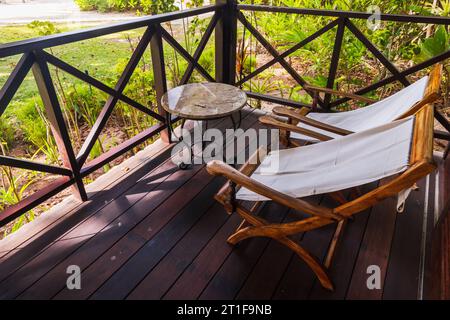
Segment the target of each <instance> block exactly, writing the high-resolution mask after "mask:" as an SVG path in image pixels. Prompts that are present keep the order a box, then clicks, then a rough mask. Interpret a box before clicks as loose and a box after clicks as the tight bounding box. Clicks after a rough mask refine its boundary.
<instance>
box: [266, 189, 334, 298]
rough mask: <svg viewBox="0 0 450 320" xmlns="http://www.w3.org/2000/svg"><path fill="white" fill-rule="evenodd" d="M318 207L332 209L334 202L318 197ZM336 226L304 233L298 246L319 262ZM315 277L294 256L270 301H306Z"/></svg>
mask: <svg viewBox="0 0 450 320" xmlns="http://www.w3.org/2000/svg"><path fill="white" fill-rule="evenodd" d="M319 203H320V205H323V206H327V207H332V206H334V205H335V203H334V201H333V200H331V199H330V198H329V197H328V196H321V197H319ZM335 228H336V225H334V224H333V225H328V226H325V227H323V228H320V229H316V230H312V231H309V232H306V233H305V234H304V235H303V238H302V240H301V241H300V245H301V246H303V247H304V248H305V249H306V250H308V251H309V252H310V253H311V254H312V255H313V256H315V257H316V258H317V259H318V260H319V261H323V259H324V258H325V255H326V252H327V250H328V246H329V244H330V241H331V239H332V236H333V233H334V230H335ZM315 280H316V275H315V274H314V272H313V271H312V270H311V269H310V268H309V267H308V266H307V265H306V263H305V262H304V261H303V260H302V259H300V258H299V257H298V256H297V255H294V256H293V257H292V259H291V261H290V263H289V266H288V267H287V269H286V271H285V273H284V275H283V277H282V278H281V280H280V282H279V284H278V286H277V288H276V289H275V291H274V293H273V295H272V299H275V300H297V299H306V298H307V297H308V296H309V294H310V291H311V289H312V287H313V285H314V283H315Z"/></svg>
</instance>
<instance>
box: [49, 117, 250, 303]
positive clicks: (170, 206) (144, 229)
mask: <svg viewBox="0 0 450 320" xmlns="http://www.w3.org/2000/svg"><path fill="white" fill-rule="evenodd" d="M255 121H256V118H255V117H248V118H244V119H243V122H242V125H243V127H247V126H251V125H252V124H253V123H254V122H255ZM197 169H198V170H201V171H202V172H200V175H201V178H199V179H198V180H197V181H192V182H193V183H195V186H194V188H193V189H194V190H195V189H196V188H203V187H204V186H206V185H207V184H208V183H209V182H210V181H211V180H212V177H211V176H209V175H208V174H207V173H206V170H204V167H203V166H198V167H197ZM189 189H191V190H192V186H190V187H189ZM177 194H179V196H176V197H181V198H182V199H183V201H181V202H180V200H177V199H173V200H168V201H167V202H166V203H164V204H163V205H162V206H161V207H160V208H158V210H157V212H156V213H152V215H150V216H149V217H148V218H147V219H145V220H143V222H142V223H140V224H139V225H138V226H136V228H135V229H133V230H132V231H131V232H130V233H132V234H134V237H133V238H141V239H142V240H143V241H144V242H145V241H148V240H150V238H149V235H150V236H153V235H154V234H156V233H157V231H159V230H160V229H161V228H162V227H163V226H164V224H165V223H167V222H168V220H170V218H171V217H173V215H174V214H175V213H176V212H177V211H178V210H176V208H177V207H178V208H180V207H182V206H183V205H187V204H188V203H189V199H190V198H189V197H185V196H187V195H188V194H189V193H186V192H185V191H184V192H183V190H181V191H180V192H179V193H177ZM158 217H159V219H158ZM150 226H151V228H152V232H151V233H149V232H148V229H149V228H150ZM127 241H128V239H127V238H125V239H123V241H120V242H119V243H117V244H116V245H115V246H114V247H113V248H111V250H108V252H106V253H105V254H103V255H102V256H101V257H100V258H99V259H98V261H96V262H95V264H94V265H92V266H91V267H89V268H88V270H87V271H84V275H85V277H87V278H88V282H89V284H88V287H87V288H86V287H85V288H83V290H81V291H83V292H81V291H80V292H76V293H75V292H71V291H69V290H63V291H62V292H61V293H60V294H58V295H57V298H86V297H88V296H89V295H90V294H91V293H92V290H94V289H95V288H96V286H100V285H101V284H102V282H103V281H105V280H107V279H108V277H109V276H111V275H112V272H114V271H115V270H116V268H118V267H119V266H120V262H122V263H123V262H124V261H123V260H126V259H127V257H130V255H132V254H133V253H134V251H133V249H131V250H130V248H127ZM135 245H136V247H134V250H138V249H139V244H137V243H136V241H135ZM141 245H143V243H141ZM124 251H125V252H127V254H123V252H124ZM111 256H114V257H116V256H120V259H117V260H116V261H115V263H114V266H116V267H114V266H111V264H110V262H109V261H108V259H109V257H111ZM105 268H107V270H104V269H105ZM91 275H92V279H91ZM99 275H101V276H99ZM102 279H103V280H102Z"/></svg>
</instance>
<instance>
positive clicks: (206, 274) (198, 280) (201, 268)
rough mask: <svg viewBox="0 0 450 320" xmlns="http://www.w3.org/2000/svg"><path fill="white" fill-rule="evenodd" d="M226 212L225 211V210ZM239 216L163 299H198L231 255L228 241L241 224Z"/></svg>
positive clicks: (227, 224) (209, 244) (216, 236)
mask: <svg viewBox="0 0 450 320" xmlns="http://www.w3.org/2000/svg"><path fill="white" fill-rule="evenodd" d="M222 210H223V209H222ZM223 212H225V210H223ZM240 221H241V220H240V219H239V216H238V215H236V214H235V215H232V216H231V217H230V218H229V219H228V220H227V222H226V223H225V224H224V225H223V226H222V227H221V228H220V229H219V231H218V232H217V233H216V235H215V236H214V237H213V238H212V239H211V240H210V241H209V243H208V244H207V245H206V246H205V248H204V249H203V250H202V251H201V252H200V253H199V255H198V256H197V257H196V258H195V259H194V260H193V261H192V262H191V264H190V265H189V266H188V267H187V268H186V269H185V270H184V272H183V273H182V275H181V276H180V277H179V278H178V280H177V281H176V282H175V284H174V285H173V286H172V287H171V288H170V290H169V291H168V292H167V293H166V294H165V295H164V296H163V299H168V300H175V299H186V300H188V299H197V298H198V297H199V296H200V294H201V293H202V291H203V289H204V288H205V287H206V286H207V284H208V283H209V281H210V280H211V279H212V278H213V277H214V275H215V273H216V272H217V270H218V269H219V268H220V266H221V265H222V264H223V262H224V261H225V260H226V258H227V257H228V256H229V255H230V253H231V252H232V250H233V246H231V245H229V244H228V243H227V241H226V239H227V238H228V237H229V236H230V234H232V233H233V232H234V230H235V229H236V228H237V227H238V225H239V223H240Z"/></svg>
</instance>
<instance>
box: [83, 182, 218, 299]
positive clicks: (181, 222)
mask: <svg viewBox="0 0 450 320" xmlns="http://www.w3.org/2000/svg"><path fill="white" fill-rule="evenodd" d="M223 183H224V181H223V180H221V179H214V180H213V182H212V184H213V185H212V186H211V187H209V188H205V189H204V190H203V191H202V192H201V193H200V194H199V195H198V196H197V197H195V198H194V199H192V201H190V202H189V204H188V205H187V206H185V207H184V208H182V210H181V211H180V212H179V213H178V214H177V215H176V216H175V218H174V219H172V220H171V221H170V222H169V223H168V224H167V225H166V226H165V227H164V228H163V229H162V230H161V231H160V232H159V233H157V234H156V235H155V236H154V237H153V238H152V239H151V240H150V241H148V242H146V243H145V245H144V246H142V247H141V248H140V249H139V250H138V251H137V252H136V253H135V254H134V255H133V256H132V257H131V258H130V259H129V260H128V261H126V262H125V263H124V264H123V265H122V266H121V267H120V268H119V269H118V270H117V271H116V272H115V273H114V274H113V275H112V277H111V278H109V279H108V280H107V281H106V282H105V283H104V284H103V285H102V286H100V287H99V289H98V290H97V291H96V292H95V293H94V294H93V295H92V296H91V297H90V298H92V299H124V298H126V296H127V295H128V294H129V293H130V292H131V291H132V290H133V289H134V287H135V286H136V285H138V284H139V282H140V281H141V280H142V279H143V278H144V277H145V276H146V274H147V272H148V271H149V270H151V269H152V268H153V267H154V266H155V265H156V264H157V263H158V262H159V261H160V260H161V259H162V258H163V257H164V256H165V255H166V254H167V253H168V252H169V250H170V249H171V248H172V247H173V246H174V245H176V244H177V242H178V241H179V240H180V239H181V238H182V237H183V236H184V235H185V234H186V233H187V232H188V231H189V230H190V229H191V228H192V227H193V226H194V225H195V224H196V223H197V221H198V220H199V219H200V218H201V217H202V216H203V215H204V214H205V213H206V212H207V210H208V208H210V207H211V206H212V205H213V204H214V199H213V195H214V193H215V191H216V190H217V188H219V186H220V185H221V184H223ZM147 233H148V232H147Z"/></svg>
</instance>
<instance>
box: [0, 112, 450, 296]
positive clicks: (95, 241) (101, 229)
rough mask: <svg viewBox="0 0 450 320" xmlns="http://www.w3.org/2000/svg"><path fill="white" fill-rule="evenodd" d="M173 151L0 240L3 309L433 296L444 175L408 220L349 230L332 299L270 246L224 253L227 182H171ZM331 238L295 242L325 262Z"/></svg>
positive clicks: (390, 217) (380, 215) (433, 180)
mask: <svg viewBox="0 0 450 320" xmlns="http://www.w3.org/2000/svg"><path fill="white" fill-rule="evenodd" d="M259 114H260V113H259V111H254V110H253V111H251V110H248V109H247V110H245V113H244V119H243V122H242V128H244V129H245V128H250V127H259V126H260V125H259V124H258V121H257V118H258V116H259ZM227 121H228V120H222V121H220V120H217V121H215V123H214V124H213V125H214V126H216V127H217V128H221V129H224V128H226V127H229V126H231V124H229V123H227ZM170 149H171V148H170V146H165V145H163V144H162V143H161V142H156V143H155V144H153V145H152V146H151V147H149V148H147V149H146V150H144V151H142V152H140V153H139V154H137V155H136V156H135V157H133V158H130V159H129V160H127V161H126V162H124V163H123V164H122V165H120V166H118V167H116V168H114V169H113V170H111V171H110V172H108V174H106V175H104V176H102V177H101V178H99V179H98V180H96V181H95V182H94V183H92V184H91V185H89V187H88V192H89V196H90V199H91V200H90V201H88V202H85V203H78V202H77V201H75V200H74V199H73V198H69V199H66V200H65V201H64V202H63V203H62V204H60V205H58V206H56V207H54V208H53V209H52V210H51V212H48V213H46V214H45V215H43V216H41V217H39V218H38V219H36V220H35V221H33V222H32V223H30V224H28V225H26V226H25V227H23V228H22V229H20V230H19V231H18V232H17V233H15V234H13V235H11V236H9V237H7V238H6V239H4V240H2V241H1V242H0V298H3V299H13V298H18V299H32V298H33V299H52V298H53V299H88V298H90V299H106V298H112V299H124V298H129V299H197V298H199V299H271V298H272V299H345V298H346V299H362V298H372V299H381V298H382V299H417V298H422V297H424V298H426V297H427V296H428V295H429V294H430V290H431V289H430V277H431V274H430V273H429V272H427V270H429V266H428V265H429V259H428V256H429V255H428V252H429V251H430V240H431V236H430V234H431V230H432V229H433V226H434V223H435V221H436V220H437V218H438V212H439V211H440V209H441V208H442V207H443V201H444V199H443V197H442V196H440V194H441V193H442V192H440V190H443V189H442V188H443V187H444V186H445V181H444V178H446V179H448V171H445V170H444V166H443V164H441V165H440V168H439V170H438V171H437V172H435V173H433V174H432V175H430V176H429V177H427V178H426V179H424V180H422V181H420V183H418V187H419V188H418V190H416V191H414V192H413V193H412V194H411V196H410V197H409V199H408V202H407V205H406V209H405V212H404V213H403V214H397V213H396V212H395V204H396V201H395V199H388V200H386V201H384V202H383V203H382V204H380V205H377V206H375V207H373V208H372V209H371V210H367V211H366V212H364V213H361V214H358V215H357V216H356V218H355V220H353V221H352V222H350V223H349V224H348V226H347V230H346V232H345V235H344V237H343V239H342V242H341V243H340V246H339V248H338V250H337V252H336V256H335V260H334V262H333V265H332V267H331V270H330V275H331V278H332V279H333V281H334V284H335V287H336V290H335V291H334V292H328V291H326V290H324V289H322V287H321V286H320V284H319V283H318V281H317V279H316V278H315V277H314V275H313V273H312V272H311V271H310V269H309V268H307V267H306V265H305V264H304V263H303V262H302V261H301V260H300V259H298V258H297V257H296V256H294V255H293V253H292V252H291V251H289V250H288V249H287V248H285V247H283V246H282V245H280V244H278V243H276V242H274V241H270V240H268V239H263V238H259V239H252V240H247V241H245V242H243V243H241V244H240V245H239V246H237V247H235V248H233V247H231V246H229V245H228V244H227V242H226V238H227V237H228V235H230V234H231V233H232V232H233V231H234V230H235V229H236V227H237V226H238V225H239V223H240V219H239V217H238V216H236V215H233V216H229V215H227V214H226V213H225V211H224V210H223V209H222V207H221V206H220V205H219V204H218V203H217V202H215V200H214V199H213V195H214V194H215V193H216V192H217V190H218V189H219V187H220V186H221V185H222V184H223V183H224V180H222V179H220V178H214V177H212V176H210V175H209V174H208V173H207V172H206V170H205V167H204V166H203V165H198V166H195V167H194V168H193V169H191V170H186V171H180V170H178V169H177V167H176V166H175V165H174V164H173V163H172V161H170ZM447 167H448V165H447ZM446 174H447V176H446ZM447 181H448V180H447ZM447 183H448V182H447ZM317 201H321V202H327V201H332V200H329V199H328V198H327V197H320V198H317ZM261 214H262V215H263V216H265V217H266V218H267V219H269V220H275V221H276V220H279V221H281V220H288V219H290V218H291V216H292V214H293V212H290V211H289V210H286V209H285V208H283V207H281V206H279V205H276V204H274V203H268V204H266V206H265V207H264V208H263V209H262V212H261ZM333 231H334V230H333V229H332V228H330V227H326V228H323V229H319V230H316V231H312V232H308V233H306V234H303V235H299V238H300V239H299V240H300V241H301V243H302V244H303V246H304V247H306V248H308V249H309V250H311V252H312V253H313V254H315V255H316V256H317V257H318V258H319V259H323V258H324V255H325V253H326V250H327V247H328V245H329V243H330V241H331V238H332V236H333ZM71 265H76V266H79V267H80V269H81V271H82V272H81V290H68V289H67V287H66V281H67V277H68V276H69V275H68V274H67V268H68V266H71ZM370 265H377V266H379V267H380V269H381V276H382V277H381V279H382V288H381V289H380V290H368V289H367V286H366V281H367V278H368V276H369V275H368V274H367V267H368V266H370Z"/></svg>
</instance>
